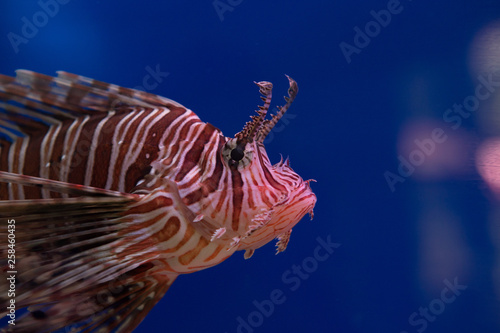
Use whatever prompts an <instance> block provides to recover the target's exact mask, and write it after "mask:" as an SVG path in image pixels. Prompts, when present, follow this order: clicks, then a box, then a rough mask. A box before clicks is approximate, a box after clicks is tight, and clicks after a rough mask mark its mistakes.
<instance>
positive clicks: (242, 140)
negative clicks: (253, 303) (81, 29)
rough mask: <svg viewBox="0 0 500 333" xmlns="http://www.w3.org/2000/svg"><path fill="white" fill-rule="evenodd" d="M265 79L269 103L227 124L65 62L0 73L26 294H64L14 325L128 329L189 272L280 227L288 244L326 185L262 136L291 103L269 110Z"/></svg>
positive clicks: (8, 192) (278, 234)
mask: <svg viewBox="0 0 500 333" xmlns="http://www.w3.org/2000/svg"><path fill="white" fill-rule="evenodd" d="M290 83H291V90H290V91H291V92H289V94H290V99H287V102H288V103H287V105H286V106H285V107H284V108H282V109H281V111H280V112H281V115H282V113H284V112H285V111H286V109H287V108H288V107H289V105H290V103H291V101H293V98H294V97H295V94H296V85H295V86H294V84H295V82H294V81H292V80H291V81H290ZM258 85H259V87H260V88H261V93H262V94H263V95H265V98H263V100H264V101H265V105H264V107H260V110H259V111H258V115H259V116H258V117H257V116H253V117H252V121H251V122H249V123H247V125H246V126H245V128H244V129H243V131H242V132H240V133H238V134H237V135H236V136H235V138H229V137H225V136H224V135H223V134H222V133H221V132H220V131H219V130H218V129H217V128H215V127H214V126H212V125H210V124H208V123H204V122H202V121H201V120H200V119H199V118H198V117H197V116H196V115H195V114H194V113H193V112H192V111H191V110H189V109H186V108H185V107H183V106H182V105H180V104H178V103H176V102H174V101H171V100H168V99H166V98H163V97H159V96H156V95H152V94H148V93H144V92H140V91H135V90H132V89H126V88H122V87H118V86H115V85H110V84H107V83H103V82H99V81H95V80H92V79H88V78H85V77H81V76H77V75H74V74H69V73H64V72H61V73H59V77H58V78H51V77H48V76H44V75H41V74H36V73H33V72H28V71H18V76H17V77H16V78H15V79H14V78H10V77H5V76H0V101H2V102H1V104H0V109H3V110H1V112H2V113H0V171H1V172H0V180H2V181H3V182H2V183H0V199H1V200H3V203H5V205H4V208H5V209H4V210H2V206H1V203H2V202H1V201H0V217H1V216H5V217H6V218H9V217H10V218H12V216H16V220H18V221H19V222H17V223H18V224H17V230H18V231H17V233H18V235H19V240H18V242H19V243H18V244H19V245H18V248H17V251H18V252H17V253H18V258H20V259H19V262H18V265H20V266H21V267H24V268H25V270H24V271H21V269H19V271H21V273H20V274H19V277H18V281H19V282H18V290H19V296H18V297H17V299H16V301H17V302H18V305H19V306H27V305H33V304H42V303H49V302H50V303H53V302H55V303H54V305H52V306H49V307H47V306H42V307H41V310H34V311H35V312H33V311H32V312H31V317H30V316H29V315H27V317H26V318H25V319H23V321H22V324H21V325H16V327H15V329H16V330H17V331H19V332H23V331H26V332H32V330H33V327H37V329H38V328H39V327H42V328H44V329H56V328H60V327H64V326H68V325H71V324H76V325H79V326H78V328H79V329H80V330H82V331H84V330H85V329H88V330H90V329H94V328H101V329H103V330H104V331H111V330H112V329H114V328H116V329H118V330H121V331H131V330H132V329H133V328H134V327H135V326H137V325H138V324H139V323H140V321H141V320H142V319H143V318H144V316H145V315H146V314H147V311H149V309H150V308H151V307H152V306H154V304H155V303H156V302H157V301H158V300H159V299H160V298H161V297H162V296H163V294H164V293H165V292H166V291H167V289H168V287H169V286H170V285H171V284H172V282H173V281H174V280H175V278H176V277H177V276H178V275H179V274H183V273H190V272H195V271H198V270H200V269H204V268H207V267H211V266H213V265H216V264H218V263H220V262H221V261H223V260H225V259H226V258H228V257H229V256H230V255H231V254H232V253H234V252H235V251H237V250H246V253H245V257H246V258H248V257H250V256H251V254H252V253H253V251H254V250H255V249H256V248H258V247H261V246H262V245H264V244H266V243H268V242H269V241H271V240H272V239H274V238H278V239H279V242H278V251H279V252H280V251H283V250H284V249H285V248H286V245H287V243H288V238H289V235H290V232H291V228H292V227H293V226H294V225H295V224H296V223H297V222H298V221H299V220H300V219H301V218H302V217H303V216H304V215H305V214H306V213H308V212H309V213H311V214H312V208H313V207H314V204H315V201H316V198H315V196H314V194H313V193H312V191H311V190H310V187H309V181H303V180H302V178H301V177H300V176H298V175H297V174H296V173H294V172H293V171H292V170H291V168H290V167H289V163H288V160H287V161H285V162H283V161H281V162H280V163H278V164H276V165H274V166H273V165H271V163H270V161H269V159H268V157H267V154H266V152H265V149H264V146H263V144H262V141H263V139H264V138H265V135H267V133H269V131H270V129H271V128H272V126H274V124H275V123H276V122H277V121H278V120H279V117H281V115H280V114H278V115H276V116H274V117H273V118H272V119H270V120H264V117H265V111H267V108H268V107H269V103H270V98H271V90H270V84H269V83H266V82H261V83H259V84H258ZM293 88H294V89H295V90H293ZM51 180H52V181H51ZM27 185H29V186H27ZM13 204H14V206H12V205H13ZM9 206H10V209H9ZM12 207H14V208H12ZM16 207H18V208H16ZM58 208H59V209H62V210H63V211H64V212H66V213H64V214H57V209H58ZM31 211H33V212H32V213H30V212H31ZM16 212H17V213H16ZM16 214H17V215H16ZM61 215H62V216H61ZM23 223H24V224H23ZM23 226H25V228H26V229H29V231H30V232H28V231H27V230H23ZM3 232H4V233H5V230H4V231H3ZM0 237H2V234H1V232H0ZM2 239H5V238H2ZM3 249H4V251H5V250H6V248H3ZM5 257H6V256H4V257H2V258H5ZM0 263H1V261H0ZM3 264H5V263H3ZM5 267H6V266H5ZM28 267H29V268H28ZM6 270H7V268H4V271H6ZM42 277H44V278H42ZM116 281H118V282H116ZM110 283H116V284H117V285H118V286H119V288H118V289H119V291H118V292H114V291H113V290H114V289H116V288H114V289H113V290H111V288H110ZM3 287H4V286H2V285H1V284H0V291H2V290H1V289H2V288H3ZM110 290H111V291H110ZM100 295H101V296H102V295H106V297H103V296H102V297H101V296H100ZM1 297H2V296H0V300H2V299H1ZM75 304H79V306H76V309H75ZM35 308H36V307H35ZM69 308H73V310H68V309H69ZM37 311H39V312H37ZM89 318H91V319H90V322H89ZM44 325H45V326H44ZM10 328H11V329H12V328H13V327H10ZM16 330H15V331H16ZM40 330H41V329H40Z"/></svg>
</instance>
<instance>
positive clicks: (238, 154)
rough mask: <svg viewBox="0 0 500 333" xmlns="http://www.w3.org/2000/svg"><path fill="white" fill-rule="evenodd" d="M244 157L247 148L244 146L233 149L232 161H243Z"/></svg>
mask: <svg viewBox="0 0 500 333" xmlns="http://www.w3.org/2000/svg"><path fill="white" fill-rule="evenodd" d="M243 157H245V148H243V147H242V146H240V145H238V146H236V148H233V150H231V159H232V160H233V161H236V162H238V161H241V160H242V159H243Z"/></svg>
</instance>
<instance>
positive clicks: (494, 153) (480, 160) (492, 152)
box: [476, 138, 500, 198]
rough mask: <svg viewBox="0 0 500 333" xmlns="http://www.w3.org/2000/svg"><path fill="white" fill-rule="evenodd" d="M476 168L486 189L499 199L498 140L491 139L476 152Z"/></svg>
mask: <svg viewBox="0 0 500 333" xmlns="http://www.w3.org/2000/svg"><path fill="white" fill-rule="evenodd" d="M476 168H477V171H478V172H479V174H480V175H481V177H482V178H483V179H484V181H485V182H486V184H487V185H488V187H489V188H490V189H491V191H492V192H494V193H495V194H496V195H497V197H498V198H500V138H491V139H488V140H486V141H484V142H483V143H481V145H480V146H479V148H478V150H477V152H476Z"/></svg>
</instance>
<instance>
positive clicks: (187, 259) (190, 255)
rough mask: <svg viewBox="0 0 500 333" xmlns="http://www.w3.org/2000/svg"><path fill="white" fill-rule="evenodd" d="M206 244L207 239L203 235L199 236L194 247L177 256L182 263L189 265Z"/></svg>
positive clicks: (207, 242)
mask: <svg viewBox="0 0 500 333" xmlns="http://www.w3.org/2000/svg"><path fill="white" fill-rule="evenodd" d="M208 244H209V241H208V240H207V239H206V238H205V237H200V240H199V241H198V244H196V247H195V248H194V249H192V250H189V251H188V252H186V253H184V254H183V255H181V256H179V262H180V263H181V264H182V265H189V264H190V263H191V262H192V261H193V260H194V259H195V258H196V257H197V256H198V255H199V254H200V252H201V251H202V250H203V249H204V248H205V247H206V246H207V245H208Z"/></svg>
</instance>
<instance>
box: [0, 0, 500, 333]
mask: <svg viewBox="0 0 500 333" xmlns="http://www.w3.org/2000/svg"><path fill="white" fill-rule="evenodd" d="M61 2H62V1H61ZM66 2H67V1H66ZM42 3H43V2H42ZM218 3H223V4H225V5H226V6H227V7H226V11H224V12H223V13H221V12H219V13H218V12H217V9H216V8H215V7H214V2H213V1H197V2H193V1H165V2H163V1H142V2H139V1H128V0H125V1H116V0H115V1H96V0H85V1H83V0H71V1H69V2H68V3H65V4H60V5H59V8H58V10H57V13H55V14H54V15H52V17H48V16H47V17H48V19H47V21H46V22H45V21H44V17H43V15H42V14H39V13H40V12H41V11H43V6H42V5H41V3H37V2H36V1H25V0H16V1H14V0H6V1H2V2H1V3H0V13H1V14H0V17H1V20H0V57H1V58H0V59H1V61H0V72H1V73H3V74H9V75H13V74H14V70H15V69H18V68H25V69H31V70H35V71H39V72H42V73H46V74H54V73H55V71H56V70H65V71H69V72H74V73H78V74H81V75H84V76H88V77H93V78H96V79H99V80H102V81H106V82H112V83H116V84H119V85H123V86H127V87H138V86H143V87H144V88H147V89H149V91H150V92H152V93H155V94H159V95H162V96H165V97H168V98H171V99H173V100H176V101H178V102H180V103H182V104H184V105H185V106H187V107H189V108H191V109H192V110H194V111H195V112H196V113H197V114H198V115H199V117H200V118H201V119H202V120H204V121H206V122H210V123H212V124H214V125H215V126H217V127H218V128H220V129H221V130H222V131H223V133H224V134H226V135H228V136H232V135H234V133H236V132H238V131H239V130H240V129H241V128H242V127H243V125H244V123H245V122H246V121H247V120H248V119H249V116H250V115H251V114H252V113H253V112H254V110H255V109H256V107H257V105H258V104H259V103H260V99H259V95H258V90H257V87H256V86H255V85H254V84H253V83H252V82H253V81H261V80H267V81H272V82H273V83H274V101H273V106H275V105H276V104H278V105H282V104H283V99H282V96H283V95H284V94H285V93H286V90H287V88H288V83H287V80H286V78H285V76H284V74H288V75H290V76H292V77H293V78H294V79H295V80H296V81H297V82H298V84H299V88H300V91H299V94H298V97H297V99H296V101H295V102H294V103H293V106H292V108H291V109H290V115H291V116H290V117H289V118H287V122H286V123H282V125H283V126H281V127H280V128H279V130H277V131H275V132H274V133H273V138H272V140H269V141H270V142H268V143H267V146H266V147H267V151H268V154H269V156H270V158H271V161H273V162H277V161H279V158H280V154H282V155H283V156H289V157H290V159H291V165H292V167H293V168H294V170H295V171H297V172H298V173H299V174H300V175H301V176H302V177H304V178H305V179H309V178H314V179H315V180H317V183H313V184H312V188H313V189H314V191H315V193H316V194H317V197H318V203H317V205H316V209H315V217H314V220H313V221H312V222H310V221H309V220H308V218H305V219H304V220H303V221H302V222H301V223H299V224H298V225H297V226H296V227H295V228H294V229H293V234H292V237H291V240H290V244H289V247H288V249H287V250H286V252H285V253H283V254H280V255H278V256H275V255H274V252H275V251H274V245H272V244H269V245H267V246H265V247H263V248H261V249H259V250H257V251H256V253H255V254H254V256H253V257H252V258H251V259H250V260H244V259H243V253H242V252H239V253H236V254H235V255H234V256H233V257H231V258H230V259H228V260H227V261H226V262H224V263H222V264H220V265H218V266H216V267H213V268H211V269H208V270H205V271H202V272H198V273H195V274H190V275H186V276H181V277H179V278H178V279H177V281H176V282H175V283H174V284H173V286H172V288H171V289H170V290H169V291H168V293H167V295H166V296H165V297H164V299H162V300H161V301H160V302H159V304H158V305H157V306H156V307H155V308H154V309H153V310H152V311H151V313H150V314H149V315H148V316H147V318H146V320H145V321H144V322H143V323H142V324H141V325H140V326H139V327H138V329H137V332H219V333H224V332H227V333H233V332H245V333H250V332H256V333H257V332H258V333H261V332H262V333H264V332H321V333H327V332H328V333H332V332H352V333H358V332H360V333H361V332H363V333H364V332H384V333H389V332H392V333H400V332H408V333H413V332H424V331H425V332H428V333H432V332H457V333H458V332H483V333H488V332H499V331H500V322H499V315H500V302H499V300H500V298H499V297H500V288H499V283H500V276H499V275H498V274H497V272H498V255H499V251H498V240H499V239H500V237H499V234H500V224H498V225H497V224H495V223H496V222H495V219H500V215H498V214H496V215H495V212H496V211H497V209H498V208H497V206H498V203H497V201H496V199H495V197H494V196H493V195H492V193H491V191H490V190H489V188H488V186H487V185H486V184H485V181H484V180H483V179H482V177H481V176H480V175H479V173H478V171H477V169H476V166H475V163H476V159H475V157H474V156H475V155H474V152H475V151H476V149H477V147H479V145H480V143H481V142H482V141H483V140H484V139H485V138H486V137H488V136H494V135H495V133H496V132H495V131H493V130H490V131H485V130H484V128H485V127H484V124H483V123H481V117H480V113H481V112H483V113H486V112H490V113H495V112H498V105H499V104H498V103H496V104H495V103H490V104H488V107H485V108H480V109H479V110H478V111H477V112H476V113H474V114H473V115H472V116H471V117H469V118H467V119H465V118H464V119H463V122H462V123H461V125H460V128H459V129H458V130H457V131H453V130H450V123H446V122H445V121H444V120H443V114H444V113H445V112H446V110H447V109H448V108H450V107H452V105H453V104H454V103H461V102H462V101H463V100H464V98H465V97H466V96H469V95H474V92H475V88H476V87H477V84H478V83H477V80H476V78H477V75H478V73H476V72H474V71H473V65H472V60H471V59H472V58H473V57H472V54H474V51H473V45H474V44H473V42H474V40H475V38H477V36H478V35H479V34H480V32H481V31H483V29H484V28H485V27H486V26H488V25H490V24H494V23H495V22H500V2H498V1H493V0H491V1H490V0H474V1H473V0H459V1H457V0H455V1H429V0H413V1H411V0H402V1H401V2H400V3H399V5H397V4H396V2H394V1H393V0H391V1H388V0H376V1H375V0H374V1H347V0H338V1H286V2H285V1H283V2H278V1H261V0H254V1H249V0H244V1H237V0H232V1H229V0H222V1H219V2H218ZM388 6H389V7H390V8H392V9H393V10H394V12H396V11H397V12H398V13H393V14H392V15H391V20H390V22H387V21H386V22H385V23H387V24H385V25H386V26H385V27H383V26H381V25H380V24H378V28H377V24H375V25H372V26H370V25H369V28H372V29H374V30H372V31H371V32H370V33H371V35H372V37H370V41H369V42H367V41H366V40H365V41H364V44H363V41H359V40H358V44H359V43H361V44H360V45H362V46H363V47H358V48H357V51H356V52H355V53H352V54H351V55H350V56H349V57H347V58H349V59H347V58H346V56H345V55H344V54H343V52H342V49H341V47H340V45H341V43H342V42H345V43H348V44H350V45H355V40H354V38H355V34H356V30H354V29H355V27H358V28H360V29H361V30H364V29H365V28H366V24H367V23H369V22H371V21H374V16H373V14H371V11H375V12H376V13H378V12H379V11H380V10H383V9H387V8H388ZM391 6H395V7H391ZM37 15H38V16H37ZM23 18H25V19H23ZM26 20H27V21H29V22H33V21H34V20H39V21H37V22H38V24H39V26H40V27H39V28H38V31H36V32H33V31H32V32H31V34H30V33H28V34H26V31H25V32H24V35H23V26H24V25H25V24H26V23H25V22H26ZM377 29H378V30H377ZM12 33H13V34H15V35H17V36H20V37H22V38H25V37H23V36H26V37H29V38H26V39H25V40H23V42H22V43H20V44H18V43H17V42H13V41H12V38H13V36H14V35H13V34H12ZM9 36H10V37H9ZM9 38H10V39H9ZM343 45H345V44H343ZM494 51H495V50H494V49H493V50H492V52H494ZM348 60H349V61H350V62H348ZM148 68H149V69H148ZM151 69H155V70H156V69H159V70H160V71H161V72H168V73H169V74H168V75H166V74H165V76H163V77H162V76H160V79H159V80H157V81H156V82H155V81H151V79H146V80H147V81H146V85H148V87H145V84H144V80H145V78H146V76H147V75H149V72H150V70H151ZM495 105H496V107H495ZM433 128H442V129H444V130H445V133H446V134H447V135H448V136H450V138H451V137H452V136H454V135H457V136H460V138H458V139H457V141H452V140H451V139H450V141H449V142H448V143H450V144H455V145H454V146H453V145H452V147H451V148H450V149H452V148H453V147H455V149H457V150H458V151H464V152H466V157H465V158H464V159H457V161H459V162H460V161H461V162H460V163H463V165H461V166H458V167H457V169H459V171H456V170H455V169H454V166H455V164H456V163H459V162H454V160H453V159H452V157H453V156H455V155H453V154H452V157H450V159H451V161H452V162H451V165H450V163H448V164H447V161H448V160H449V159H448V157H446V156H447V155H445V154H446V153H450V150H449V149H448V148H446V149H445V150H438V151H436V152H435V153H433V154H432V156H428V158H427V160H426V161H425V162H423V164H422V165H421V166H419V167H418V168H416V169H417V170H416V171H414V172H413V174H412V175H411V176H409V177H402V179H403V180H404V181H403V182H398V183H396V184H395V185H394V187H393V188H392V189H391V187H390V186H389V184H388V182H387V180H386V178H385V176H384V173H386V172H387V171H389V172H392V173H393V174H398V164H399V160H398V156H399V155H401V156H403V157H404V156H406V158H408V156H409V155H408V153H411V152H412V151H413V150H412V149H416V146H415V144H414V140H413V139H420V140H423V139H425V138H429V137H430V135H431V134H430V133H431V130H432V129H433ZM409 129H410V130H409ZM404 137H406V138H409V142H410V143H409V144H408V145H409V147H410V148H411V147H413V148H411V149H406V150H405V149H404V148H401V147H402V146H404V142H403V141H402V140H403V139H402V138H404ZM447 147H448V146H447ZM405 152H406V153H405ZM405 154H406V155H405ZM439 156H442V157H443V158H442V159H439ZM436 160H437V162H436ZM450 170H451V171H450ZM454 170H455V171H454ZM464 170H465V171H464ZM440 171H442V172H440ZM495 216H496V217H495ZM495 226H497V228H495ZM318 237H320V238H321V239H322V240H323V241H328V240H330V241H331V242H333V243H338V244H340V246H338V247H337V248H335V250H334V252H333V253H331V254H327V252H318V251H323V250H316V248H317V247H318V246H320V244H321V241H320V240H318ZM315 254H316V258H315ZM318 259H320V260H318ZM294 266H295V267H297V266H300V267H302V268H301V271H302V273H299V272H297V270H296V269H295V270H294ZM307 271H309V273H307ZM450 283H451V284H453V283H456V284H458V285H461V286H464V287H460V288H462V290H460V289H457V290H455V293H452V292H451V291H449V290H448V289H446V288H448V287H447V285H448V284H450ZM464 288H466V289H464ZM276 290H278V291H276ZM278 294H279V295H280V297H276V295H278ZM273 295H274V296H273ZM272 298H274V299H275V301H276V303H279V304H274V305H273V309H272V311H271V309H270V308H269V302H270V301H269V300H271V299H272ZM256 303H258V304H263V306H264V307H266V306H267V308H266V310H260V313H259V312H258V311H259V310H258V306H256ZM429 307H431V308H430V310H428V311H429V312H428V314H427V315H424V314H422V312H421V311H426V310H425V308H429ZM262 312H265V313H264V314H263V313H262ZM271 312H272V313H271ZM411 318H413V321H411ZM410 321H411V322H410ZM242 322H245V324H241V323H242Z"/></svg>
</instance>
